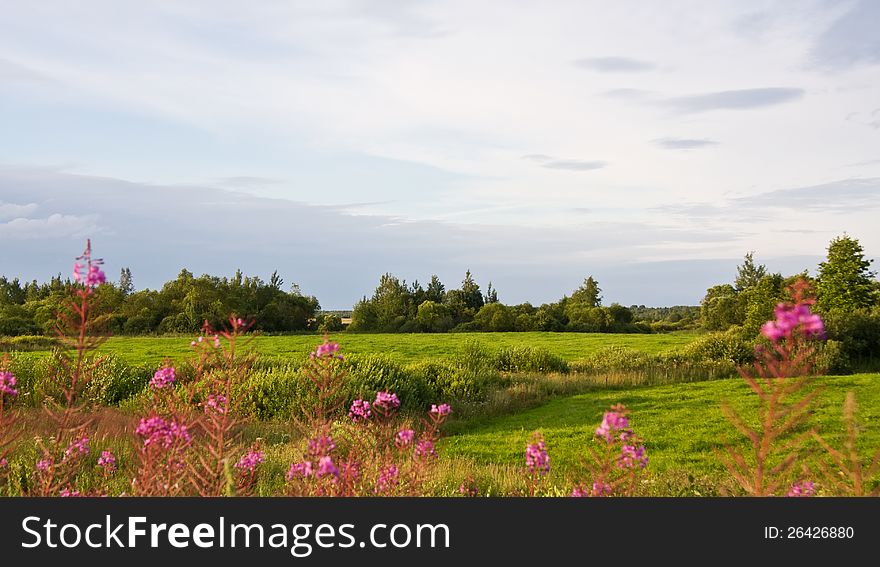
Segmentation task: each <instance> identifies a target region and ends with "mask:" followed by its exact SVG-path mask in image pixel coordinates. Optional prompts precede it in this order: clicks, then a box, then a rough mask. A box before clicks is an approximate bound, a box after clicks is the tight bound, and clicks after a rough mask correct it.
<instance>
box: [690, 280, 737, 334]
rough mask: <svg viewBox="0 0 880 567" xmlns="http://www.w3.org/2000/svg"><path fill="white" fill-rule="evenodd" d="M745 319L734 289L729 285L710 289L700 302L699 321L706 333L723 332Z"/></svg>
mask: <svg viewBox="0 0 880 567" xmlns="http://www.w3.org/2000/svg"><path fill="white" fill-rule="evenodd" d="M744 319H745V314H744V313H743V310H742V306H741V304H740V302H739V298H738V296H737V293H736V289H735V288H734V287H733V286H732V285H730V284H722V285H716V286H713V287H710V288H709V289H708V290H707V291H706V296H705V297H703V301H701V302H700V321H702V326H703V328H704V329H706V330H707V331H725V330H727V329H729V328H730V327H732V326H733V325H741V324H742V323H743V320H744Z"/></svg>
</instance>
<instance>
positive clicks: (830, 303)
mask: <svg viewBox="0 0 880 567" xmlns="http://www.w3.org/2000/svg"><path fill="white" fill-rule="evenodd" d="M872 262H873V260H869V259H866V258H865V252H864V249H863V248H862V245H861V244H859V241H858V240H856V239H855V238H852V237H849V236H846V235H844V236H839V237H837V238H835V239H834V240H832V241H831V243H830V244H829V245H828V256H827V259H826V261H824V262H822V263H820V264H819V278H818V285H817V290H816V292H817V303H818V307H819V309H820V310H821V311H822V312H828V311H831V310H833V309H843V310H856V309H862V308H866V307H872V306H874V305H877V303H878V288H877V282H876V281H875V280H874V279H873V278H874V276H876V275H877V273H876V272H873V271H871V269H870V266H871V263H872Z"/></svg>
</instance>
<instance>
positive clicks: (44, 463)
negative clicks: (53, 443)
mask: <svg viewBox="0 0 880 567" xmlns="http://www.w3.org/2000/svg"><path fill="white" fill-rule="evenodd" d="M51 465H52V461H50V460H49V459H40V460H39V461H37V470H38V471H42V472H46V471H47V470H49V467H50V466H51Z"/></svg>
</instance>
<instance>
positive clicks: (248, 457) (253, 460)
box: [235, 449, 266, 472]
mask: <svg viewBox="0 0 880 567" xmlns="http://www.w3.org/2000/svg"><path fill="white" fill-rule="evenodd" d="M265 461H266V455H265V453H263V452H262V451H256V450H254V449H250V450H249V451H248V452H247V453H245V454H244V455H242V457H241V458H240V459H239V460H238V462H237V463H235V468H237V469H240V470H247V471H251V472H253V471H255V470H256V469H257V465H258V464H260V463H263V462H265Z"/></svg>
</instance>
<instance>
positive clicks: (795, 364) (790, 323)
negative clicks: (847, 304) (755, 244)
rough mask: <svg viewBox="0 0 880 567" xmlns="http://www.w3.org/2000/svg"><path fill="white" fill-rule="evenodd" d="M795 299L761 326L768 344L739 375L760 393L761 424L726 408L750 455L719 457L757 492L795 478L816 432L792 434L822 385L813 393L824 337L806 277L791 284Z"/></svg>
mask: <svg viewBox="0 0 880 567" xmlns="http://www.w3.org/2000/svg"><path fill="white" fill-rule="evenodd" d="M790 293H791V295H792V299H793V302H792V303H787V304H780V305H779V306H777V308H776V312H775V315H776V319H775V320H773V321H768V322H767V323H766V324H765V325H764V326H763V327H762V331H761V332H762V334H763V335H764V336H765V337H766V338H767V339H768V341H769V346H763V345H759V346H757V347H756V348H755V363H754V366H753V367H752V368H746V367H741V368H739V372H740V375H741V376H742V377H743V379H744V380H745V382H746V384H748V386H749V388H751V390H752V391H753V392H754V393H755V394H756V395H757V396H758V398H759V400H760V405H759V408H758V418H759V424H758V426H757V427H753V426H750V425H749V424H748V423H747V420H746V419H745V418H743V417H742V416H741V415H740V414H738V413H737V412H736V411H735V410H734V409H733V408H732V407H731V406H730V405H729V404H727V403H726V402H725V403H722V411H723V412H724V414H725V416H726V417H727V418H728V420H729V421H730V422H731V423H732V424H733V426H734V427H735V428H736V429H737V430H738V431H739V432H740V433H742V434H743V435H745V436H746V438H747V439H748V440H749V442H750V444H751V447H752V451H751V455H750V456H749V457H747V455H746V454H745V453H744V452H743V451H741V450H740V449H738V448H737V447H734V446H727V447H725V450H724V451H723V452H718V457H719V459H721V461H722V462H723V463H724V465H725V466H726V467H727V469H728V471H729V472H730V474H731V476H733V478H734V479H736V481H737V482H738V483H739V485H740V486H741V487H742V488H743V489H744V490H745V491H746V492H747V493H748V494H750V495H752V496H767V495H772V494H775V493H776V492H777V491H779V490H780V489H781V488H782V487H783V486H784V485H785V483H786V482H789V481H790V476H791V474H792V469H793V467H794V465H795V464H796V463H797V461H798V460H799V458H800V457H801V456H802V453H803V443H804V441H805V440H806V439H807V438H809V437H810V436H811V435H812V433H813V432H812V430H811V431H807V432H806V433H805V434H802V435H799V436H795V437H794V438H791V434H792V433H793V432H794V431H795V430H796V429H797V428H798V427H799V426H801V425H802V424H804V423H805V422H806V420H807V418H808V417H809V415H810V412H811V410H812V407H813V405H814V402H815V399H816V396H817V395H818V394H819V390H818V389H814V390H812V391H808V386H809V385H810V376H809V374H810V371H811V370H812V367H813V364H814V360H815V354H816V348H815V346H814V344H813V340H814V339H821V338H822V337H823V335H824V328H823V325H822V320H821V319H820V318H819V317H818V316H817V315H814V314H813V313H812V312H811V311H810V305H812V304H813V303H814V300H813V299H812V297H811V295H810V288H809V285H808V284H807V282H806V281H805V280H803V279H800V280H798V281H797V282H796V283H795V284H794V285H792V286H791V288H790Z"/></svg>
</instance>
